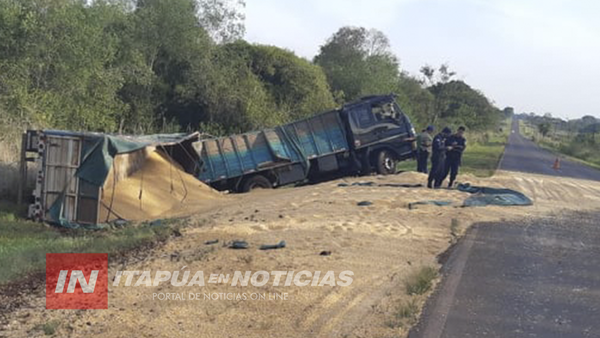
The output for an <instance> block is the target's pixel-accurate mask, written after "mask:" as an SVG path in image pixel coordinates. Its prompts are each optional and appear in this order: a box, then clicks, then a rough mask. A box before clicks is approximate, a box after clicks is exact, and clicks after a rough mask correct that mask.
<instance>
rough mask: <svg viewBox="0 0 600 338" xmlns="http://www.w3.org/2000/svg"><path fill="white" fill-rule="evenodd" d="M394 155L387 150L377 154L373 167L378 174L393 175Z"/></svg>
mask: <svg viewBox="0 0 600 338" xmlns="http://www.w3.org/2000/svg"><path fill="white" fill-rule="evenodd" d="M397 163H398V161H396V157H395V156H394V155H393V154H392V153H391V152H389V151H387V150H382V151H380V152H379V154H377V158H376V162H375V167H376V168H377V173H378V174H380V175H393V174H395V173H396V164H397Z"/></svg>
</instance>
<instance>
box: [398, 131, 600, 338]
mask: <svg viewBox="0 0 600 338" xmlns="http://www.w3.org/2000/svg"><path fill="white" fill-rule="evenodd" d="M555 158H556V157H555V156H554V155H552V154H551V153H550V152H548V151H546V150H543V149H541V148H539V147H537V146H536V145H535V144H534V143H533V142H531V141H529V140H527V139H525V138H524V137H522V136H521V135H520V134H519V130H518V124H516V122H515V124H514V125H513V132H512V133H511V136H510V139H509V145H508V146H507V147H506V151H505V155H504V157H503V159H502V161H501V164H500V167H501V169H503V170H509V171H521V172H530V173H537V174H545V175H552V176H565V177H575V178H583V179H591V180H600V172H599V171H596V170H594V169H591V168H589V167H586V166H584V165H582V164H579V163H574V162H571V161H564V160H563V161H561V170H558V171H557V170H554V169H552V165H553V164H554V160H555ZM599 207H600V206H599ZM447 257H448V258H447V261H446V262H445V263H444V267H443V268H442V274H443V279H442V282H441V284H440V285H439V286H438V288H437V290H436V292H435V293H434V295H433V296H432V297H431V298H430V299H429V300H428V301H427V304H426V305H425V308H424V310H423V314H422V316H421V319H420V321H419V323H418V324H417V325H416V326H415V327H414V328H413V329H412V330H411V332H410V334H409V338H442V337H443V338H469V337H507V338H525V337H527V338H555V337H556V338H559V337H560V338H571V337H581V338H588V337H598V338H600V212H597V213H590V214H573V215H568V216H562V217H548V218H545V219H530V220H524V221H523V222H521V223H497V224H477V225H475V226H473V227H472V228H471V229H470V230H469V231H468V233H467V234H466V236H465V237H464V238H463V239H462V240H461V241H460V242H459V243H458V244H457V245H456V246H455V247H454V248H452V249H451V250H450V251H449V255H448V256H447Z"/></svg>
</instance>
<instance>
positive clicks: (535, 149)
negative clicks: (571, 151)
mask: <svg viewBox="0 0 600 338" xmlns="http://www.w3.org/2000/svg"><path fill="white" fill-rule="evenodd" d="M556 158H557V155H555V154H553V153H551V152H550V151H548V150H545V149H542V148H540V147H539V146H537V145H536V144H535V143H533V142H532V141H531V140H529V139H527V138H525V137H524V136H522V135H521V133H520V132H519V121H518V120H513V125H512V130H511V134H510V136H509V139H508V145H507V146H506V149H505V151H504V156H503V158H502V160H501V162H500V169H502V170H508V171H520V172H527V173H534V174H543V175H551V176H563V177H573V178H581V179H586V180H596V181H600V170H596V169H594V168H591V167H588V166H586V165H584V164H581V163H578V162H573V161H569V160H566V159H561V160H560V169H558V170H556V169H554V168H553V166H554V162H555V161H556Z"/></svg>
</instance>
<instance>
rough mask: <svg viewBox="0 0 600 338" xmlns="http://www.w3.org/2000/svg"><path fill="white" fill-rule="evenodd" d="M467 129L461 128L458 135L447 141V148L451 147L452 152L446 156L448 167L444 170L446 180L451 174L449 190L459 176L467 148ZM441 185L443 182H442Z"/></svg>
mask: <svg viewBox="0 0 600 338" xmlns="http://www.w3.org/2000/svg"><path fill="white" fill-rule="evenodd" d="M464 134H465V127H462V126H461V127H459V128H458V131H457V132H456V134H454V135H452V136H450V137H448V139H446V146H447V147H450V148H451V150H449V151H448V153H447V154H446V167H445V169H444V178H443V179H442V181H443V180H444V179H445V178H446V176H448V173H450V182H449V183H448V188H452V185H453V184H454V181H455V180H456V176H457V175H458V167H460V164H461V161H462V154H463V152H464V151H465V149H466V148H467V140H466V139H465V136H464ZM440 184H441V182H440Z"/></svg>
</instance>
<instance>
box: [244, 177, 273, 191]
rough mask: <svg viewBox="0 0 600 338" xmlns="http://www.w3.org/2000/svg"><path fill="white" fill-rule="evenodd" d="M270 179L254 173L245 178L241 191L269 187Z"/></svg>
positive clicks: (270, 186) (270, 185) (271, 186)
mask: <svg viewBox="0 0 600 338" xmlns="http://www.w3.org/2000/svg"><path fill="white" fill-rule="evenodd" d="M271 188H273V185H272V184H271V181H269V179H267V178H266V177H264V176H262V175H254V176H251V177H249V178H247V179H246V180H245V181H244V184H243V185H242V192H250V191H252V190H254V189H271Z"/></svg>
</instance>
